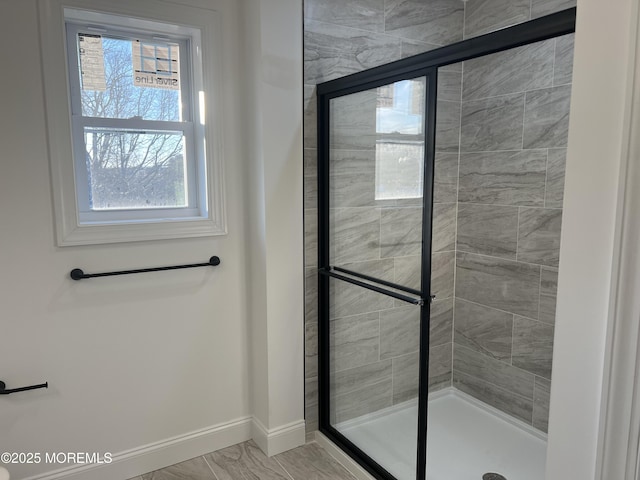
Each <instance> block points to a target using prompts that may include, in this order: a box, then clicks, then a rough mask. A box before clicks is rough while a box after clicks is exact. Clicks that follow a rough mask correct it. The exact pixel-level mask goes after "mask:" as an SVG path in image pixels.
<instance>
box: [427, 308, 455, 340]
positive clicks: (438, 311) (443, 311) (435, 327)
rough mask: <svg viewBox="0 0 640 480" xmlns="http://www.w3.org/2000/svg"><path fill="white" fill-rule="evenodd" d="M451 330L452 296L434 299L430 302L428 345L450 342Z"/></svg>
mask: <svg viewBox="0 0 640 480" xmlns="http://www.w3.org/2000/svg"><path fill="white" fill-rule="evenodd" d="M452 330H453V298H446V299H444V300H436V301H434V302H433V303H432V304H431V322H430V324H429V346H430V347H437V346H438V345H444V344H446V343H451V340H452Z"/></svg>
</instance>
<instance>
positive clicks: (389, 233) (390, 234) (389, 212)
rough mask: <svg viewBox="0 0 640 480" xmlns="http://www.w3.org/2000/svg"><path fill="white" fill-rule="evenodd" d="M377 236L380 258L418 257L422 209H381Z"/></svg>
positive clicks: (420, 245) (420, 247) (420, 240)
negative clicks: (378, 237) (378, 236)
mask: <svg viewBox="0 0 640 480" xmlns="http://www.w3.org/2000/svg"><path fill="white" fill-rule="evenodd" d="M379 235H380V256H381V257H382V258H388V257H405V256H408V255H419V254H420V252H421V249H422V208H419V207H404V208H383V209H382V211H381V216H380V225H379ZM361 241H362V240H361V239H360V240H357V241H356V243H359V242H361Z"/></svg>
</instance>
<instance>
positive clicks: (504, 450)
mask: <svg viewBox="0 0 640 480" xmlns="http://www.w3.org/2000/svg"><path fill="white" fill-rule="evenodd" d="M417 410H418V403H417V400H411V401H408V402H405V403H403V404H400V405H396V406H394V407H390V408H388V409H385V410H384V411H380V412H376V413H375V414H369V415H365V416H363V417H359V418H356V419H353V420H349V421H347V422H342V423H340V424H338V425H336V428H337V429H338V431H340V432H341V433H342V434H343V435H344V436H346V437H347V438H348V439H349V440H351V441H352V442H354V443H356V444H357V445H359V446H360V447H361V448H362V449H363V450H365V451H366V452H368V453H369V455H370V456H371V457H372V458H374V459H375V460H377V461H378V462H379V463H381V464H382V465H385V467H386V468H387V469H388V470H389V472H390V473H391V474H393V475H394V476H395V477H396V478H397V479H398V480H415V461H416V435H415V425H416V418H417V416H418V412H417ZM546 450H547V441H546V435H545V434H544V433H542V432H540V431H539V430H536V429H534V428H532V427H531V426H529V425H526V424H525V423H523V422H521V421H519V420H517V419H514V418H512V417H510V416H508V415H506V414H504V413H502V412H500V411H499V410H497V409H495V408H493V407H491V406H489V405H486V404H485V403H483V402H481V401H479V400H477V399H475V398H473V397H471V396H469V395H467V394H465V393H463V392H461V391H459V390H457V389H455V388H452V387H449V388H447V389H444V390H440V391H438V392H435V393H433V394H430V395H429V430H428V437H427V480H474V479H478V480H480V479H482V477H483V475H485V474H486V473H487V472H495V473H498V474H500V475H502V476H503V477H504V478H506V479H507V480H540V479H541V478H544V477H545V463H546Z"/></svg>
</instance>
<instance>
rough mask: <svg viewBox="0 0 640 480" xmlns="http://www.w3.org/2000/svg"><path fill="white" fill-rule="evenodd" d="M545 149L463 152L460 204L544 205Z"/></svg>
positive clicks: (461, 158)
mask: <svg viewBox="0 0 640 480" xmlns="http://www.w3.org/2000/svg"><path fill="white" fill-rule="evenodd" d="M546 163H547V152H546V150H525V151H521V150H519V151H511V152H484V153H463V154H461V155H460V185H459V194H458V201H459V202H470V203H491V204H499V205H521V206H540V207H541V206H543V204H544V192H545V168H546Z"/></svg>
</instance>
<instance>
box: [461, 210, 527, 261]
mask: <svg viewBox="0 0 640 480" xmlns="http://www.w3.org/2000/svg"><path fill="white" fill-rule="evenodd" d="M517 244H518V207H502V206H496V205H478V204H465V203H461V204H459V205H458V243H457V249H458V250H460V251H464V252H470V253H480V254H482V255H490V256H493V257H501V258H506V259H510V260H515V259H516V248H517Z"/></svg>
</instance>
